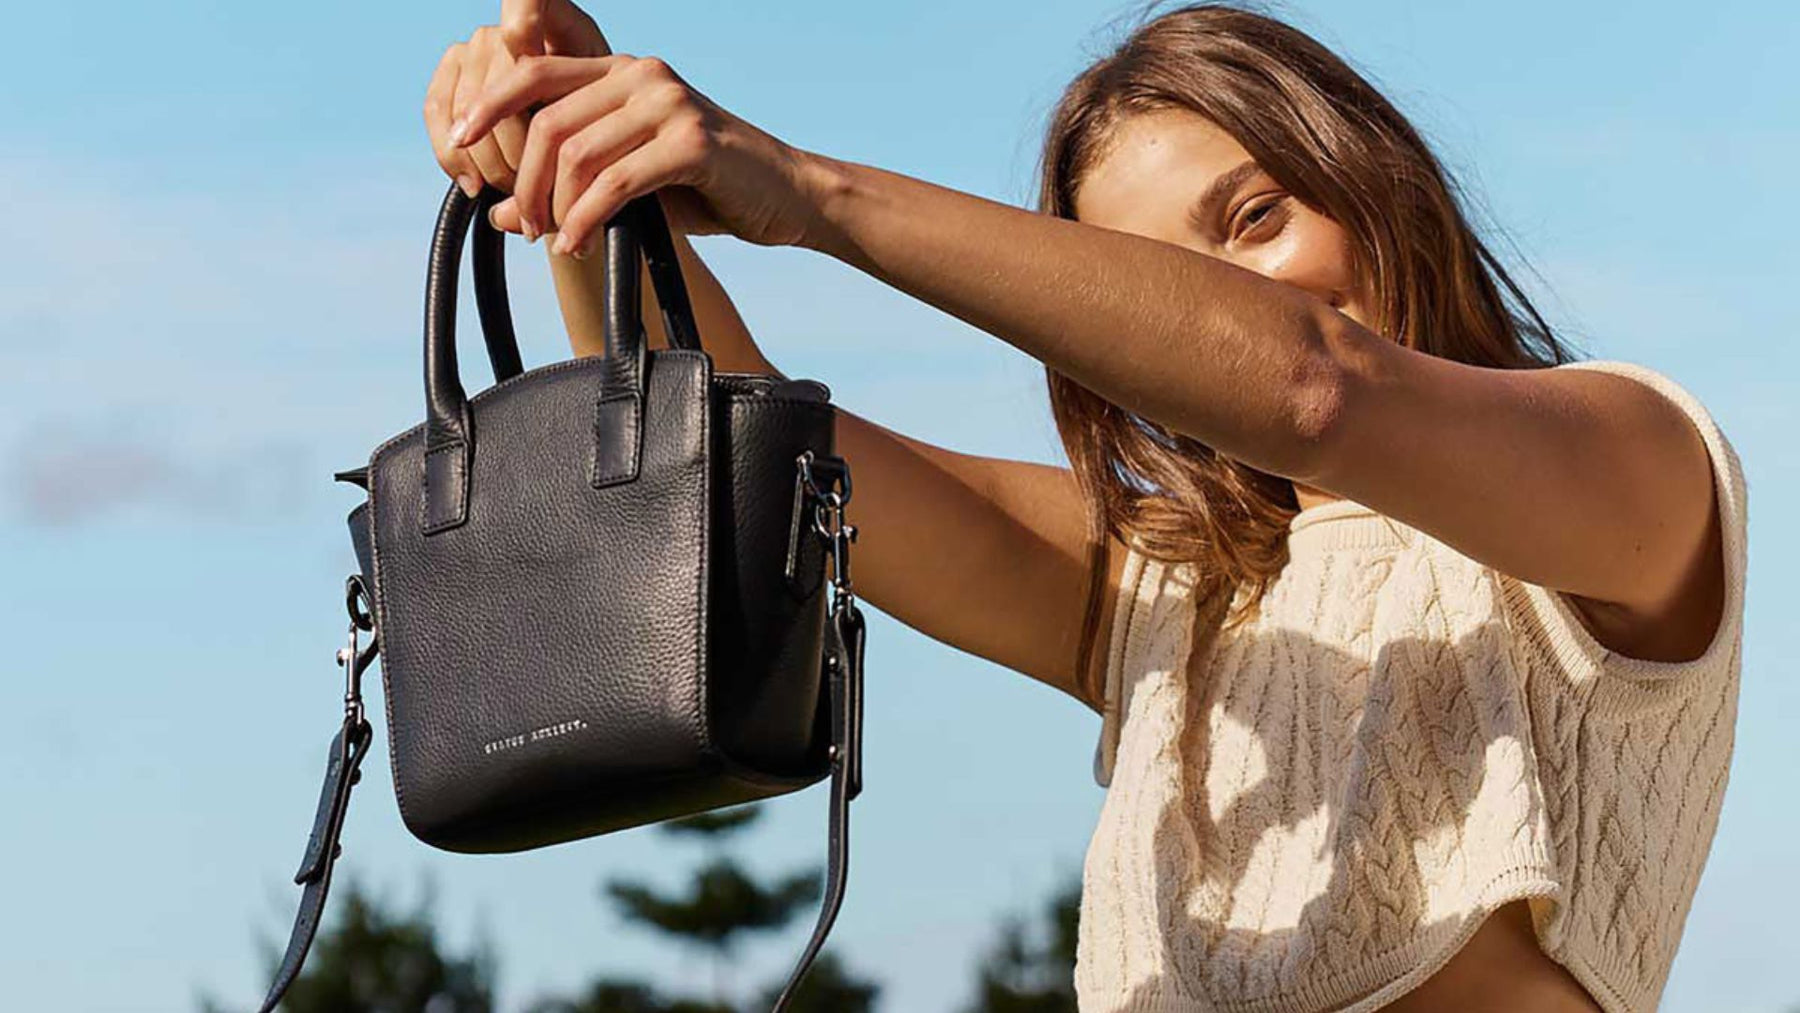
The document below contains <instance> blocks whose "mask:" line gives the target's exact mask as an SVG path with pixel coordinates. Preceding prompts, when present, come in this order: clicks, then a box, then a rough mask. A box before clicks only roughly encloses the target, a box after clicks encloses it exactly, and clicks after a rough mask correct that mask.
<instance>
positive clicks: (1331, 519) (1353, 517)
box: [1288, 499, 1415, 558]
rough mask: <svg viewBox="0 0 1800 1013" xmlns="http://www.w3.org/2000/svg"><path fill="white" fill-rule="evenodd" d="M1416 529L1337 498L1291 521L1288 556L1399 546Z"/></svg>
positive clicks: (1289, 521)
mask: <svg viewBox="0 0 1800 1013" xmlns="http://www.w3.org/2000/svg"><path fill="white" fill-rule="evenodd" d="M1414 534H1415V532H1414V531H1413V529H1411V528H1409V527H1407V526H1406V525H1404V524H1402V523H1400V522H1399V521H1397V520H1394V519H1393V518H1392V517H1388V516H1385V515H1383V514H1380V513H1377V512H1376V511H1375V510H1374V509H1373V508H1371V507H1366V506H1364V505H1362V504H1361V503H1358V502H1356V501H1355V500H1349V499H1335V500H1332V501H1330V502H1329V503H1319V504H1317V505H1315V506H1309V507H1307V508H1306V509H1305V510H1302V511H1300V512H1299V513H1297V514H1295V515H1294V516H1293V517H1291V518H1289V519H1288V556H1289V557H1290V558H1299V557H1301V556H1305V555H1309V554H1311V553H1315V552H1320V551H1323V550H1326V549H1345V548H1369V547H1375V546H1392V547H1399V546H1402V545H1406V544H1408V543H1409V542H1410V541H1411V539H1412V536H1413V535H1414Z"/></svg>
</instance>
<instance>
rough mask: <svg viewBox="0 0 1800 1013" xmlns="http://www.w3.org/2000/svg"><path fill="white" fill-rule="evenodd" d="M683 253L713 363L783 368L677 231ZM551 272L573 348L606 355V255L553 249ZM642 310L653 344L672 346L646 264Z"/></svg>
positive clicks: (736, 368)
mask: <svg viewBox="0 0 1800 1013" xmlns="http://www.w3.org/2000/svg"><path fill="white" fill-rule="evenodd" d="M672 238H673V240H674V243H675V252H676V256H677V258H678V259H679V260H680V261H681V274H682V278H683V279H684V280H685V281H686V282H687V290H688V301H689V302H690V303H692V304H693V308H694V322H695V326H696V327H697V328H698V329H699V331H700V340H701V344H702V345H704V346H705V348H706V351H707V353H708V354H710V355H711V356H712V359H713V368H714V369H715V370H718V371H720V372H740V373H777V374H779V371H778V370H776V369H775V367H774V366H773V365H772V364H770V363H769V361H768V360H767V359H766V358H764V357H763V354H762V351H761V350H760V349H758V348H757V347H756V343H755V341H754V340H752V338H751V336H750V330H749V328H748V327H746V326H745V324H744V320H743V318H742V317H741V316H740V315H739V314H738V311H737V307H736V306H735V305H733V303H732V302H731V297H730V295H728V294H727V293H726V292H725V288H724V286H722V285H720V284H719V279H718V278H717V277H715V276H714V275H713V273H712V271H711V270H710V269H708V268H707V266H706V262H705V261H703V260H701V259H700V254H699V251H697V250H695V249H694V247H693V244H692V243H690V242H689V241H688V237H687V236H686V235H685V234H684V233H681V232H678V231H675V232H672ZM544 248H545V250H546V251H548V252H549V257H550V275H551V278H552V280H553V281H554V282H555V285H556V298H557V302H558V303H559V304H560V306H561V307H562V316H563V326H564V327H565V328H567V330H568V332H569V349H570V350H571V351H572V352H574V353H575V354H576V355H577V356H583V355H600V354H603V353H604V352H605V351H606V328H605V324H604V321H605V319H606V316H605V306H606V258H605V257H588V258H587V259H585V260H577V259H576V258H574V257H572V256H568V255H566V254H561V253H556V252H554V251H550V248H549V243H545V245H544ZM638 271H639V275H638V291H639V293H640V299H641V303H640V312H641V313H642V314H643V318H644V333H645V334H646V336H647V337H648V338H649V342H650V347H651V348H667V347H668V346H669V339H668V336H667V335H666V334H665V333H664V331H663V323H662V310H661V308H660V305H659V304H658V302H657V300H656V292H655V289H654V287H653V286H652V285H651V284H650V271H649V269H648V268H647V267H644V266H643V265H642V264H641V263H640V265H639V268H638Z"/></svg>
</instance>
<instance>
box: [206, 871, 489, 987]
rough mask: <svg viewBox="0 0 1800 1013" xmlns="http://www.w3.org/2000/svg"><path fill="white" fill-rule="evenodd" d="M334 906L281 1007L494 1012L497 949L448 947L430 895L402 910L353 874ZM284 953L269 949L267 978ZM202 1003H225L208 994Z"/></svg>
mask: <svg viewBox="0 0 1800 1013" xmlns="http://www.w3.org/2000/svg"><path fill="white" fill-rule="evenodd" d="M330 906H331V907H335V908H336V909H337V914H336V917H335V918H334V919H333V920H331V921H330V922H329V923H328V924H327V925H326V926H322V927H321V929H320V932H319V935H318V936H317V937H316V938H315V939H314V940H313V947H312V951H311V952H310V954H309V955H308V957H307V960H306V969H305V970H304V971H303V972H302V973H301V975H300V977H299V978H298V979H297V980H295V982H294V984H293V985H292V987H290V988H289V989H288V991H287V994H286V995H284V996H283V997H282V1000H281V1003H280V1005H278V1006H277V1007H276V1009H277V1010H279V1011H281V1013H493V1011H494V978H495V964H496V961H495V959H494V956H493V954H492V953H491V952H490V951H489V950H488V948H487V947H486V946H481V947H478V948H477V950H476V952H475V953H473V954H471V955H469V956H466V957H457V956H451V955H448V954H446V953H445V952H444V951H443V950H442V949H441V948H440V946H439V943H438V939H437V930H436V928H435V927H434V925H433V920H432V916H431V911H430V907H431V902H430V900H429V898H428V899H427V900H425V901H424V902H422V903H421V904H420V906H419V908H418V909H417V910H415V911H412V912H410V913H402V912H396V911H392V910H388V909H386V908H384V906H383V904H382V903H381V902H380V900H379V899H378V898H376V897H374V896H372V895H371V894H369V893H368V892H367V891H366V890H365V889H364V888H363V886H362V885H361V884H360V883H358V882H356V881H355V880H353V879H352V880H349V881H347V882H345V883H343V884H341V885H340V886H339V887H338V888H337V889H335V890H333V891H332V895H331V904H330ZM285 943H286V940H285V937H284V939H283V945H284V946H285ZM265 948H267V946H266V944H265ZM280 959H281V955H280V953H279V952H278V951H274V950H272V949H269V952H268V959H267V961H266V968H265V971H264V980H272V979H273V978H274V975H275V971H276V968H277V967H278V966H279V964H280ZM202 1009H203V1010H204V1011H205V1013H222V1011H223V1007H220V1006H216V1005H215V1004H214V1003H212V1002H211V1001H208V1000H203V1001H202Z"/></svg>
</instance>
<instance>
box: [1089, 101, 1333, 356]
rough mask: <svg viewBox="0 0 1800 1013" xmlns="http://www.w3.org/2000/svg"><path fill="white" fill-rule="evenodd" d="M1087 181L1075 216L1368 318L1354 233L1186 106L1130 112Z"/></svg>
mask: <svg viewBox="0 0 1800 1013" xmlns="http://www.w3.org/2000/svg"><path fill="white" fill-rule="evenodd" d="M1110 144H1111V146H1110V148H1109V149H1108V150H1107V151H1105V152H1104V153H1103V154H1102V155H1101V158H1100V161H1099V163H1098V164H1096V165H1094V166H1093V167H1092V168H1091V169H1090V170H1089V171H1088V173H1087V175H1086V176H1085V177H1084V178H1083V179H1082V181H1081V183H1080V185H1079V186H1078V187H1077V190H1076V194H1075V217H1076V218H1077V219H1078V220H1080V221H1082V222H1086V223H1088V224H1090V225H1099V226H1102V227H1104V228H1109V229H1114V230H1117V231H1120V232H1129V233H1132V234H1134V235H1140V236H1144V237H1147V238H1150V239H1160V240H1162V241H1164V242H1168V243H1174V244H1176V245H1178V246H1185V247H1187V248H1188V249H1190V250H1197V251H1199V252H1201V253H1205V254H1209V255H1211V256H1214V257H1218V258H1220V259H1221V260H1226V261H1230V262H1231V263H1233V264H1236V265H1237V266H1239V267H1243V268H1247V269H1249V270H1251V271H1255V272H1256V273H1258V274H1261V275H1264V276H1266V277H1269V278H1274V279H1275V280H1277V281H1284V282H1287V283H1288V284H1290V285H1293V286H1295V287H1297V288H1300V289H1303V290H1305V291H1307V292H1311V293H1312V294H1313V295H1316V296H1318V297H1319V298H1320V299H1323V300H1324V301H1325V302H1327V303H1329V304H1330V305H1332V306H1334V307H1336V308H1337V309H1338V310H1339V311H1341V312H1342V313H1344V314H1345V315H1346V316H1348V317H1350V318H1351V319H1353V320H1355V321H1357V322H1358V323H1360V324H1363V325H1364V326H1368V319H1367V317H1366V316H1365V311H1366V310H1367V307H1366V306H1365V305H1363V300H1362V299H1361V298H1360V297H1359V296H1358V293H1357V285H1356V280H1355V278H1354V277H1353V272H1352V259H1351V252H1350V237H1349V234H1348V233H1346V232H1345V231H1344V229H1343V228H1342V227H1341V226H1339V225H1338V224H1337V223H1336V222H1335V221H1332V220H1331V219H1330V218H1327V217H1325V216H1324V215H1323V214H1321V213H1320V212H1318V211H1316V210H1314V209H1312V208H1310V207H1307V206H1306V205H1305V204H1302V203H1301V202H1300V200H1299V198H1297V197H1294V196H1293V195H1291V194H1289V193H1288V192H1287V191H1286V190H1284V189H1282V187H1281V185H1280V184H1279V183H1277V182H1275V180H1274V179H1273V178H1272V177H1270V176H1269V175H1268V174H1267V173H1265V172H1263V171H1262V169H1261V168H1259V167H1258V166H1257V164H1256V162H1255V160H1254V159H1252V158H1251V157H1250V154H1249V153H1248V152H1246V151H1245V150H1244V147H1243V145H1241V144H1239V143H1238V142H1237V141H1236V140H1235V139H1234V138H1233V137H1232V136H1231V135H1230V134H1228V133H1226V132H1225V131H1223V130H1221V129H1219V128H1218V127H1217V126H1215V125H1214V124H1213V123H1212V121H1211V120H1208V119H1206V118H1205V117H1203V116H1200V115H1199V114H1197V113H1194V112H1191V111H1189V110H1186V109H1159V110H1155V111H1153V112H1144V113H1137V114H1133V115H1130V116H1127V117H1126V118H1125V119H1124V120H1123V121H1122V122H1121V123H1119V124H1118V125H1117V126H1116V127H1115V128H1114V133H1113V136H1112V138H1111V142H1110Z"/></svg>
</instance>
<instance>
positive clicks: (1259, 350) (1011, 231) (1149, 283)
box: [807, 153, 1341, 477]
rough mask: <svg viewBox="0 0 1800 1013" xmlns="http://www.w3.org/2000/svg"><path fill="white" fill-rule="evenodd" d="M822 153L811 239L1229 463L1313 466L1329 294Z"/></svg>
mask: <svg viewBox="0 0 1800 1013" xmlns="http://www.w3.org/2000/svg"><path fill="white" fill-rule="evenodd" d="M807 158H808V162H807V167H808V171H809V172H811V173H813V174H814V178H813V180H812V182H811V186H812V188H813V192H814V193H816V194H817V195H818V196H817V201H818V207H819V216H820V220H819V228H818V232H817V234H816V235H813V236H809V237H808V241H807V245H808V246H809V247H811V248H813V249H816V250H818V251H820V252H823V253H827V254H830V255H831V256H834V257H837V258H838V259H840V260H843V261H844V262H846V263H848V264H851V265H853V266H855V267H857V268H859V269H861V270H863V271H865V272H867V273H869V274H871V275H874V276H875V277H877V278H880V279H881V280H883V281H885V282H887V283H888V284H890V285H893V286H894V287H896V288H899V289H901V290H902V291H905V292H907V293H909V294H911V295H913V296H915V297H917V298H919V299H921V300H924V301H925V302H928V303H930V304H932V305H933V306H936V307H938V308H939V309H942V310H944V311H945V312H947V313H950V314H952V315H954V316H956V317H958V318H960V319H962V320H964V321H966V322H968V323H970V324H972V325H974V326H976V327H979V328H981V329H982V330H984V331H987V332H988V333H990V334H993V335H994V336H996V337H998V338H1000V339H1002V340H1004V341H1006V342H1007V343H1009V344H1011V345H1013V346H1015V347H1017V348H1019V349H1020V350H1021V351H1023V352H1025V353H1026V354H1028V355H1031V356H1032V357H1033V358H1036V359H1038V360H1040V361H1042V362H1044V363H1047V364H1048V365H1050V366H1052V367H1054V368H1055V369H1057V370H1059V371H1061V372H1063V373H1065V374H1067V375H1068V376H1070V377H1072V378H1073V379H1074V380H1076V381H1077V382H1078V383H1080V384H1082V385H1083V386H1085V387H1087V388H1088V389H1090V390H1092V391H1094V392H1095V393H1097V394H1099V395H1100V396H1102V397H1104V398H1106V399H1107V400H1109V401H1112V402H1113V403H1115V404H1119V405H1122V406H1125V407H1127V408H1129V409H1131V410H1133V411H1136V412H1138V413H1139V414H1141V415H1143V416H1145V417H1146V418H1149V419H1153V420H1155V421H1158V422H1161V423H1162V424H1164V425H1166V426H1168V427H1170V428H1171V429H1173V430H1175V431H1177V432H1180V433H1184V434H1186V435H1188V436H1191V437H1193V438H1194V439H1197V440H1200V441H1201V442H1203V443H1206V444H1207V445H1208V446H1211V447H1213V448H1214V449H1216V450H1218V451H1219V452H1220V453H1223V454H1225V455H1227V456H1229V457H1233V458H1236V459H1238V460H1241V461H1244V462H1245V463H1247V464H1250V465H1252V466H1253V467H1257V468H1260V469H1263V470H1265V471H1269V472H1271V473H1273V474H1281V475H1286V476H1288V477H1296V475H1297V474H1299V473H1302V472H1304V471H1305V470H1306V468H1307V467H1308V466H1309V465H1308V462H1309V461H1310V459H1311V456H1312V448H1313V446H1314V444H1316V442H1317V438H1318V435H1319V432H1320V429H1321V428H1322V426H1323V424H1324V422H1325V421H1326V420H1327V419H1329V417H1330V416H1331V414H1332V412H1333V409H1334V408H1335V405H1334V404H1333V396H1334V394H1335V393H1336V389H1337V387H1336V380H1337V376H1336V375H1335V372H1336V371H1335V370H1334V369H1333V368H1332V367H1331V362H1332V360H1331V358H1330V355H1329V352H1330V349H1328V348H1327V347H1326V346H1327V345H1328V344H1329V343H1330V342H1329V339H1330V338H1332V337H1333V336H1335V334H1336V333H1341V327H1340V322H1339V321H1337V320H1334V319H1332V318H1335V317H1337V316H1339V315H1338V314H1337V313H1336V312H1335V311H1334V310H1331V309H1330V307H1328V306H1326V305H1325V304H1324V303H1321V302H1318V301H1317V300H1314V299H1313V298H1312V297H1311V296H1309V295H1307V294H1305V293H1301V292H1299V291H1298V290H1296V289H1293V288H1291V287H1289V286H1287V285H1284V284H1282V283H1280V282H1277V281H1274V280H1271V279H1269V278H1266V277H1264V276H1262V275H1260V274H1257V273H1255V272H1253V271H1249V270H1245V269H1243V268H1240V267H1238V266H1236V265H1234V264H1230V263H1227V262H1226V261H1223V260H1220V259H1218V258H1215V257H1209V256H1207V255H1205V254H1203V253H1199V252H1196V251H1193V250H1189V249H1186V248H1183V247H1180V246H1176V245H1174V244H1172V243H1164V242H1159V241H1157V240H1152V239H1147V238H1144V237H1141V236H1137V235H1132V234H1129V233H1125V232H1121V231H1117V230H1112V229H1104V228H1098V227H1094V226H1091V225H1085V224H1082V223H1078V222H1072V221H1068V220H1065V219H1061V218H1056V217H1053V216H1050V215H1044V214H1038V213H1035V212H1031V211H1027V210H1024V209H1022V208H1016V207H1012V206H1010V205H1006V204H1001V203H997V202H995V201H990V200H986V199H984V198H981V197H977V196H974V195H971V194H966V193H962V192H959V191H956V190H951V189H947V188H945V187H940V186H937V185H934V184H931V183H927V182H924V181H922V180H917V179H913V178H911V177H908V176H903V175H900V174H898V173H892V172H888V171H886V170H882V169H877V168H874V167H872V166H866V165H861V164H857V163H853V162H844V161H840V160H837V159H831V158H827V157H823V156H818V155H814V154H810V153H809V154H808V156H807Z"/></svg>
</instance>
